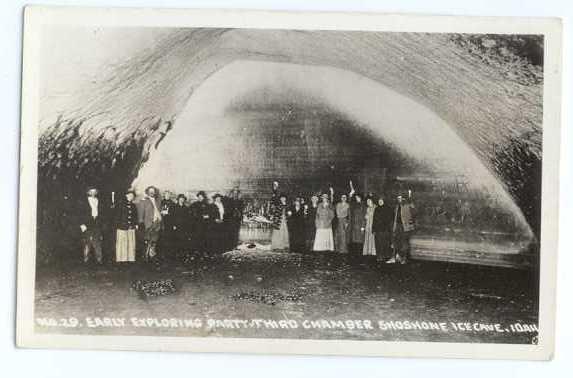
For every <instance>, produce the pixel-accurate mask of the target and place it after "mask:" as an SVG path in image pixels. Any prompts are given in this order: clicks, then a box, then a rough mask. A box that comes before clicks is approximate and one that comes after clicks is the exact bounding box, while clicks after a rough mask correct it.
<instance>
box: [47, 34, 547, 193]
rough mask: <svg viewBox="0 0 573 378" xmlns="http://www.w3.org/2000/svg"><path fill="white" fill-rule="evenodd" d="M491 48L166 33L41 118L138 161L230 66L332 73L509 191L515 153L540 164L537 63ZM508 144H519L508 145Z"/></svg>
mask: <svg viewBox="0 0 573 378" xmlns="http://www.w3.org/2000/svg"><path fill="white" fill-rule="evenodd" d="M500 42H503V39H498V38H496V37H488V36H483V37H476V36H469V35H465V36H462V35H451V34H450V35H448V34H419V33H371V32H355V31H351V32H342V31H312V32H311V31H293V30H277V31H272V32H269V31H262V30H247V29H174V30H173V31H172V32H167V33H165V34H164V35H163V37H162V38H161V40H160V41H158V42H157V43H154V45H153V46H150V47H149V48H147V49H143V50H142V51H141V52H140V53H138V54H136V55H134V56H133V57H131V58H129V59H126V60H125V61H124V62H122V63H120V64H117V65H114V66H110V67H109V68H108V69H107V70H106V71H105V72H102V73H101V75H99V76H98V77H97V78H96V79H94V80H92V81H86V82H84V83H82V85H81V86H80V87H79V88H78V90H77V91H76V93H75V94H74V96H73V102H72V103H69V104H68V105H67V107H66V109H50V112H52V113H53V114H58V115H59V116H60V117H61V120H62V119H63V120H67V121H69V122H68V123H65V125H67V126H66V127H68V128H69V127H74V126H77V136H78V138H77V142H78V143H80V141H81V143H84V142H85V141H86V140H107V141H110V143H112V144H114V145H115V146H120V145H122V144H124V142H126V143H128V142H129V141H130V138H131V137H132V136H133V135H134V132H136V133H137V135H138V136H140V137H141V138H143V139H145V141H146V142H145V143H146V145H145V147H144V148H143V149H142V156H143V155H145V151H146V150H148V149H150V148H151V147H152V146H154V145H155V144H156V142H157V140H158V138H160V137H159V136H158V135H159V134H160V133H161V132H162V127H160V126H159V125H160V124H161V123H164V122H165V121H174V124H173V125H174V126H175V127H177V122H176V117H177V115H178V113H179V112H180V111H181V110H182V109H183V108H184V106H185V105H186V103H187V102H188V101H189V98H190V96H191V95H192V94H193V92H194V90H195V89H196V88H198V87H199V86H200V85H201V83H202V82H203V81H204V80H205V79H206V78H208V77H209V76H210V75H212V74H213V73H214V72H216V71H218V70H219V69H221V68H222V67H224V66H226V65H227V64H229V63H230V62H233V61H236V60H259V61H271V62H285V63H296V64H302V65H318V66H330V67H336V68H340V69H344V70H348V71H352V72H355V73H357V74H360V75H363V76H365V77H368V78H370V79H372V80H375V81H377V82H379V83H381V84H382V85H384V86H386V87H388V88H390V89H392V90H394V91H396V92H398V93H400V94H402V95H404V96H407V97H409V98H411V99H413V100H414V101H416V102H418V103H420V104H422V105H423V106H425V107H427V108H429V109H431V110H432V111H433V112H435V113H436V114H437V115H438V116H439V117H440V118H442V119H443V120H444V121H445V122H447V123H448V124H449V125H450V126H451V127H452V128H453V129H454V130H455V132H456V133H457V134H458V135H459V136H460V137H461V138H462V139H463V140H464V141H465V142H466V143H467V144H468V145H469V146H470V147H471V148H472V149H473V150H474V151H475V152H476V154H477V156H478V157H479V158H480V159H481V160H482V161H483V162H484V164H485V165H486V166H487V167H488V168H490V169H491V170H492V171H493V172H496V173H497V174H499V175H500V176H501V178H502V181H503V182H505V184H506V185H507V187H508V188H509V190H510V192H512V193H513V194H514V195H515V193H517V191H515V190H514V191H512V186H515V185H519V184H520V183H519V180H522V179H523V177H521V176H523V174H522V175H521V176H520V175H511V174H509V175H508V174H507V172H508V171H511V170H512V169H513V168H512V167H511V165H512V164H516V160H519V158H521V157H522V155H524V154H525V155H526V156H527V157H532V158H534V159H538V160H539V159H540V158H541V124H542V111H541V109H542V87H543V85H542V84H543V73H542V69H541V66H540V65H539V64H538V63H539V62H535V61H533V60H532V59H528V58H524V57H523V56H519V54H518V53H516V51H515V50H512V49H511V48H507V46H505V45H503V44H501V45H500ZM510 47H511V46H510ZM396 111H408V109H396ZM47 113H48V112H46V114H47ZM60 124H61V123H60ZM173 125H171V124H170V125H169V127H170V126H173ZM53 127H54V118H53V117H48V116H46V117H44V118H43V121H42V124H41V128H42V131H43V132H44V133H50V130H52V131H53ZM163 130H164V129H163ZM516 143H517V144H518V145H519V148H517V149H515V148H509V147H511V146H514V145H515V144H516ZM516 151H517V152H516ZM516 153H518V154H520V155H519V156H516V155H515V154H516ZM110 159H111V158H110ZM508 166H509V168H508ZM514 168H515V169H516V170H521V169H522V167H521V166H519V164H516V165H515V167H514ZM131 173H132V174H135V172H133V171H132V172H131ZM524 174H526V172H525V173H524Z"/></svg>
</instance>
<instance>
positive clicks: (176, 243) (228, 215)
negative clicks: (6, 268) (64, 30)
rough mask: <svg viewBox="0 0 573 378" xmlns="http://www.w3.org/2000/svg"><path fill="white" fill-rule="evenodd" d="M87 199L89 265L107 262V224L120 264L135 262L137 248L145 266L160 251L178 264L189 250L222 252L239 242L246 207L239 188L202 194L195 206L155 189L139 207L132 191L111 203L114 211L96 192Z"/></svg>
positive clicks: (83, 225) (83, 213)
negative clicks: (91, 259)
mask: <svg viewBox="0 0 573 378" xmlns="http://www.w3.org/2000/svg"><path fill="white" fill-rule="evenodd" d="M86 194H87V198H86V200H84V201H81V205H80V207H79V211H78V218H79V219H78V223H79V228H80V231H81V240H82V248H83V261H84V262H85V263H87V262H89V260H90V256H91V255H92V254H93V256H94V258H95V262H96V263H98V264H102V263H103V253H102V245H103V239H104V234H105V233H104V225H105V224H106V223H107V224H109V223H111V224H112V225H113V227H114V229H115V234H114V236H115V258H114V260H115V261H116V262H134V261H135V260H136V254H137V251H138V249H139V250H141V252H142V253H141V255H142V258H143V260H144V261H153V260H156V258H157V256H158V249H161V251H162V254H163V256H162V257H163V258H173V259H177V258H178V257H180V255H181V253H183V252H185V251H194V252H222V251H226V250H230V249H232V248H234V246H236V244H237V242H238V235H239V228H240V222H241V211H242V206H241V201H240V199H239V192H238V190H236V189H233V190H232V191H231V193H230V194H229V195H228V196H222V195H220V194H215V195H214V196H213V197H212V198H209V197H207V195H206V194H205V192H204V191H200V192H198V193H197V199H196V201H194V202H193V203H191V204H190V205H188V200H187V198H186V196H185V195H183V194H179V195H178V196H177V198H176V200H175V201H174V200H173V199H172V198H171V193H170V192H168V191H166V192H164V193H163V198H161V197H160V195H159V190H158V189H157V188H156V187H154V186H149V187H147V188H146V189H145V194H144V196H143V198H141V199H140V200H138V201H137V202H136V201H135V199H136V193H135V191H134V190H132V189H129V190H127V191H126V192H125V194H124V196H123V198H122V199H120V201H118V203H117V204H115V201H112V202H114V204H113V206H112V207H111V211H110V209H109V208H107V207H106V206H104V205H103V204H102V203H101V201H100V199H99V192H98V189H97V188H89V189H88V190H87V192H86ZM138 236H140V237H138ZM138 244H142V245H138Z"/></svg>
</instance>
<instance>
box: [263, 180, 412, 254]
mask: <svg viewBox="0 0 573 378" xmlns="http://www.w3.org/2000/svg"><path fill="white" fill-rule="evenodd" d="M349 184H350V192H349V193H348V194H346V193H342V194H340V196H339V197H338V198H336V199H335V193H334V189H333V188H332V187H331V188H329V191H328V192H326V193H322V194H320V195H319V194H313V195H312V196H311V197H310V203H306V201H305V199H304V198H303V197H302V196H298V197H296V198H294V199H293V200H292V203H289V201H288V197H287V195H286V194H284V193H279V191H278V189H279V183H278V182H276V181H275V182H274V183H273V195H272V201H271V203H272V212H271V215H272V224H273V230H272V237H271V245H272V248H273V250H289V251H292V252H309V251H316V252H326V251H336V252H339V253H343V254H347V253H351V254H353V255H356V254H360V255H364V256H376V258H377V259H378V260H380V261H385V262H387V263H402V264H403V263H406V261H407V260H408V258H409V254H410V237H411V235H412V233H413V232H414V230H415V228H416V222H415V207H414V203H413V198H412V192H411V191H410V190H408V192H407V194H399V195H398V196H397V197H396V203H395V204H394V205H391V204H389V203H387V202H386V201H385V199H384V198H383V197H379V198H376V197H375V196H374V195H368V196H366V198H365V199H364V197H363V196H362V195H361V194H359V193H357V192H356V191H355V190H354V186H353V184H352V181H350V182H349Z"/></svg>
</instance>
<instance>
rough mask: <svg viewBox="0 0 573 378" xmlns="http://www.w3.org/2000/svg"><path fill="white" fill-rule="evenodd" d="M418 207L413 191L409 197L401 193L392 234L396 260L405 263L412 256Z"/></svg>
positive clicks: (395, 210) (409, 192) (409, 193)
mask: <svg viewBox="0 0 573 378" xmlns="http://www.w3.org/2000/svg"><path fill="white" fill-rule="evenodd" d="M415 217H416V208H415V207H414V202H413V201H412V191H410V190H408V196H407V199H405V196H403V195H399V196H398V198H397V204H396V207H395V209H394V222H393V225H392V235H393V238H392V239H393V244H394V252H395V255H396V262H400V263H402V264H405V263H406V262H407V261H408V259H409V258H410V237H411V236H412V233H413V232H414V230H415V229H416V220H415Z"/></svg>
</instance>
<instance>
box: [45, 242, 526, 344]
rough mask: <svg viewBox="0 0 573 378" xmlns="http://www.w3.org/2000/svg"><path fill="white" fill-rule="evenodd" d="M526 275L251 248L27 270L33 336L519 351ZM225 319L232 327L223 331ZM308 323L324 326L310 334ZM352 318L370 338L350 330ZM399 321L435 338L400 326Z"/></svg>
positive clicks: (522, 340)
mask: <svg viewBox="0 0 573 378" xmlns="http://www.w3.org/2000/svg"><path fill="white" fill-rule="evenodd" d="M535 277H536V275H535V273H533V272H531V271H523V270H515V269H506V268H492V267H484V266H477V265H464V264H452V263H440V262H423V261H414V260H412V261H410V263H409V264H407V265H396V264H382V263H378V262H376V261H375V260H370V259H364V258H356V257H349V256H345V255H339V254H309V255H305V254H294V253H279V252H272V251H263V250H251V251H233V252H228V253H226V254H223V255H218V256H208V255H198V254H190V255H187V257H186V259H185V261H184V262H168V261H166V262H163V263H162V264H157V265H153V264H145V263H131V264H130V263H124V264H104V265H103V266H93V265H90V264H88V265H84V264H80V263H70V264H64V265H58V266H54V265H53V266H50V267H39V268H38V271H37V278H36V297H35V316H36V331H37V332H46V333H62V334H97V335H153V336H218V337H262V338H296V339H302V338H304V339H360V340H390V341H443V342H483V343H512V344H517V343H519V344H530V343H535V342H536V340H537V332H536V329H535V326H536V324H537V290H536V289H535V287H536V278H535ZM142 288H143V289H142ZM166 319H167V320H166ZM169 319H171V320H169ZM236 319H238V320H243V321H244V322H242V323H238V322H234V323H233V322H232V321H231V322H229V321H226V322H225V320H236ZM254 319H260V320H261V321H258V323H257V321H253V320H254ZM174 320H175V321H174ZM262 320H274V321H275V322H279V321H280V320H294V322H292V321H291V322H290V323H289V324H290V326H284V324H285V322H283V326H284V327H283V326H277V324H276V323H272V322H270V323H263V322H262ZM313 320H326V322H317V323H314V325H313V326H310V324H311V323H310V322H311V321H313ZM348 320H351V321H352V320H354V321H356V320H360V322H351V323H352V324H350V325H349V324H348V322H346V321H348ZM364 320H369V321H370V324H371V325H372V329H365V328H364V327H363V328H362V329H360V327H357V324H362V325H364V322H363V321H364ZM184 321H187V323H186V324H184V323H183V322H184ZM305 321H306V322H305ZM336 321H342V322H336ZM379 321H383V322H385V323H384V324H388V323H386V322H390V321H394V322H395V323H394V325H396V324H397V326H396V327H402V329H399V328H395V329H389V328H384V327H382V328H381V327H380V325H379V323H378V322H379ZM406 321H410V322H415V321H418V322H427V323H428V322H433V323H434V324H437V323H443V324H444V326H445V328H446V329H445V330H444V329H440V330H436V329H418V328H416V327H414V328H415V329H404V328H405V327H404V325H405V324H406V323H405V322H406ZM146 322H147V323H146ZM162 322H163V323H162ZM166 322H167V323H166ZM169 322H170V323H169ZM197 322H200V326H197V324H198V323H197ZM209 322H210V323H209ZM168 323H169V325H168V326H166V324H168ZM326 323H328V325H330V327H329V326H328V325H327V324H326ZM452 323H455V324H456V325H454V324H452ZM460 323H461V324H460ZM145 324H147V326H143V325H145ZM305 324H306V326H305ZM496 324H497V327H498V328H497V329H492V327H496V326H495V325H496ZM295 325H296V326H295ZM353 325H354V326H353ZM420 327H421V326H420ZM366 328H368V327H366ZM406 328H407V327H406Z"/></svg>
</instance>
